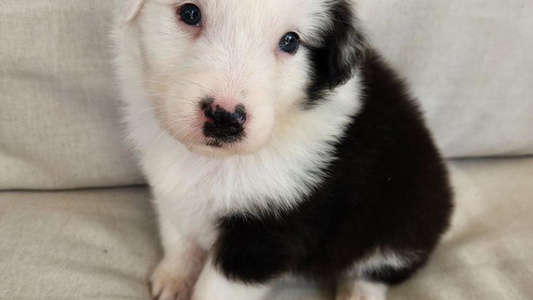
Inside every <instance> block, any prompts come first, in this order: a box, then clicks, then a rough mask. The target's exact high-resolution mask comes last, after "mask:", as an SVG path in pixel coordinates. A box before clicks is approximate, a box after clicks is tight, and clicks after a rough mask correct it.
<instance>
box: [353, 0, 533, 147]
mask: <svg viewBox="0 0 533 300" xmlns="http://www.w3.org/2000/svg"><path fill="white" fill-rule="evenodd" d="M356 2H358V3H359V5H358V7H359V11H360V14H361V17H362V19H363V20H364V23H365V25H366V28H367V29H368V32H369V35H370V38H371V40H372V42H373V44H375V45H376V46H377V47H378V48H379V49H380V50H381V52H382V53H383V54H384V55H385V57H387V58H388V60H389V61H390V62H391V63H392V64H393V65H394V66H395V67H396V68H397V69H398V70H400V71H401V73H402V75H404V76H405V78H407V79H408V82H409V83H411V87H412V91H413V92H414V94H415V95H416V96H418V98H419V100H420V102H421V103H422V106H423V108H424V110H425V112H426V116H427V119H428V121H429V125H430V127H431V129H432V130H433V132H434V134H435V136H436V137H437V142H438V144H439V145H440V147H441V148H442V151H443V152H444V154H446V156H448V157H465V156H496V155H498V156H505V155H520V154H533V134H531V132H532V131H533V55H531V52H533V34H531V28H533V18H531V16H532V15H533V2H531V0H510V1H501V0H485V1H464V0H446V1H425V0H410V1H405V0H383V1H378V0H356Z"/></svg>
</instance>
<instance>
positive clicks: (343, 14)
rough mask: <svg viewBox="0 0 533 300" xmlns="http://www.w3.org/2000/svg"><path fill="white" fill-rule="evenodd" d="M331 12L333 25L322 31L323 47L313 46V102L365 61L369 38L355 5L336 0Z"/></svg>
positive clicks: (346, 77)
mask: <svg viewBox="0 0 533 300" xmlns="http://www.w3.org/2000/svg"><path fill="white" fill-rule="evenodd" d="M328 13H329V15H328V19H329V21H330V24H329V26H327V28H324V29H323V30H322V31H321V32H320V35H321V37H320V39H321V41H322V42H321V46H318V47H312V48H310V54H311V55H310V59H311V63H312V65H313V66H312V68H311V72H312V74H311V75H312V77H311V78H312V82H311V85H310V86H309V91H308V92H309V96H310V101H312V102H314V101H315V100H317V99H319V98H321V97H322V96H323V95H324V93H325V92H326V90H327V89H329V90H333V89H334V88H336V87H338V86H339V85H342V84H343V83H345V82H346V81H348V80H349V79H350V78H351V77H352V76H353V75H354V72H355V70H356V69H357V67H359V66H360V65H361V64H362V63H363V60H364V54H365V44H366V41H365V37H364V34H363V32H362V30H361V29H360V27H359V22H358V19H357V18H356V16H355V11H354V5H353V4H350V1H346V0H339V1H333V3H332V5H331V7H330V8H329V12H328Z"/></svg>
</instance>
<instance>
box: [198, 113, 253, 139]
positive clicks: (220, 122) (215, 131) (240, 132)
mask: <svg viewBox="0 0 533 300" xmlns="http://www.w3.org/2000/svg"><path fill="white" fill-rule="evenodd" d="M202 109H203V110H204V114H205V116H206V117H207V119H208V121H207V122H206V123H205V124H204V128H203V131H204V135H205V136H206V137H209V138H214V139H216V140H217V141H220V142H225V143H232V142H237V141H239V140H240V139H242V138H243V137H244V123H246V109H245V108H244V105H242V104H239V105H237V106H236V107H235V110H234V111H233V112H229V111H227V110H225V109H224V108H222V107H220V106H219V105H214V104H213V103H204V104H202Z"/></svg>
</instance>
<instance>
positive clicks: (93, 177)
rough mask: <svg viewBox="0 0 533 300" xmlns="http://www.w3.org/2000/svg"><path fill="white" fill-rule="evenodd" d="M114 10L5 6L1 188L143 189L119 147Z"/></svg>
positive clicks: (59, 4) (77, 4) (0, 65)
mask: <svg viewBox="0 0 533 300" xmlns="http://www.w3.org/2000/svg"><path fill="white" fill-rule="evenodd" d="M111 6H112V5H111V3H110V1H108V0H98V1H80V0H76V1H74V0H53V1H19V0H2V1H0V36H1V37H2V42H1V43H0V91H1V93H0V97H1V98H0V103H1V105H0V166H1V167H0V189H26V188H33V189H43V188H76V187H91V186H113V185H119V184H133V183H139V182H141V176H140V175H139V172H138V171H137V169H136V168H135V163H134V161H133V160H132V158H131V156H130V153H129V152H128V151H127V149H125V147H123V146H122V144H121V138H120V137H121V130H120V125H119V121H118V116H117V115H118V114H117V103H118V101H117V100H118V98H117V92H116V89H115V87H114V85H113V83H112V82H113V76H112V68H111V67H110V55H109V48H110V46H109V45H110V43H109V41H108V38H107V32H108V29H109V26H110V20H111V9H110V7H111Z"/></svg>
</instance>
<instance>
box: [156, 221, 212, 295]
mask: <svg viewBox="0 0 533 300" xmlns="http://www.w3.org/2000/svg"><path fill="white" fill-rule="evenodd" d="M169 221H170V220H167V219H165V218H164V215H160V219H159V223H160V231H161V239H162V245H163V250H164V257H163V260H161V262H160V263H159V265H158V266H157V268H156V269H155V271H154V273H153V275H152V277H151V279H150V286H151V293H152V297H153V299H156V300H189V299H190V296H191V292H192V288H193V287H194V284H195V283H196V280H197V278H198V275H199V273H200V272H201V270H202V267H203V265H204V264H205V259H206V257H207V255H206V251H204V250H203V249H201V248H200V247H199V246H198V245H197V243H196V242H195V241H194V240H193V239H192V238H187V237H184V236H183V235H182V234H180V233H179V232H178V231H177V230H176V228H175V227H174V226H173V225H172V224H171V222H169Z"/></svg>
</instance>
